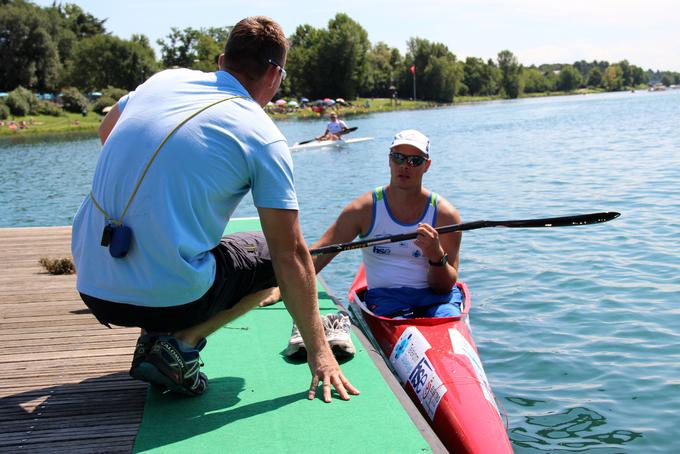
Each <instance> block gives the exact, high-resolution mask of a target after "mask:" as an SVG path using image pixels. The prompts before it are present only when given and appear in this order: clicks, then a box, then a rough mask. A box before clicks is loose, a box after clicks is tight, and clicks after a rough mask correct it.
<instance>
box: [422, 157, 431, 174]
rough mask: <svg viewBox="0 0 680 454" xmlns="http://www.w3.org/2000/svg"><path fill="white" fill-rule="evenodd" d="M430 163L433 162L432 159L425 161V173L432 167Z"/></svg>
mask: <svg viewBox="0 0 680 454" xmlns="http://www.w3.org/2000/svg"><path fill="white" fill-rule="evenodd" d="M430 164H432V160H431V159H428V160H427V162H426V163H425V170H424V171H423V173H425V172H427V171H428V169H429V168H430Z"/></svg>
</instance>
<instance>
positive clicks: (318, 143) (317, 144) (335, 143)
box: [290, 137, 373, 151]
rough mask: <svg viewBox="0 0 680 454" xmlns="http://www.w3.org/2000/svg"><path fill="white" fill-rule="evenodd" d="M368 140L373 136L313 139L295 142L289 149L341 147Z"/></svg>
mask: <svg viewBox="0 0 680 454" xmlns="http://www.w3.org/2000/svg"><path fill="white" fill-rule="evenodd" d="M368 140H373V137H357V138H354V139H345V140H314V141H312V142H309V143H305V144H302V145H300V144H297V143H296V144H295V145H291V146H290V151H299V150H307V149H309V148H323V147H343V146H345V145H351V144H353V143H359V142H366V141H368Z"/></svg>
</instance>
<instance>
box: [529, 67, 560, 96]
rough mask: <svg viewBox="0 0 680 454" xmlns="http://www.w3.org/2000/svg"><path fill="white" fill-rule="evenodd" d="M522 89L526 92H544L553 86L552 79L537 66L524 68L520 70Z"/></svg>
mask: <svg viewBox="0 0 680 454" xmlns="http://www.w3.org/2000/svg"><path fill="white" fill-rule="evenodd" d="M522 80H523V84H522V85H523V86H524V91H525V92H526V93H544V92H547V91H551V90H553V89H554V88H555V86H554V84H553V83H552V80H551V79H550V78H548V77H547V76H546V74H544V73H543V72H542V71H541V70H539V69H538V68H535V67H532V68H524V70H523V71H522Z"/></svg>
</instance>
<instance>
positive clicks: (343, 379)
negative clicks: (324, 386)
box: [340, 374, 361, 396]
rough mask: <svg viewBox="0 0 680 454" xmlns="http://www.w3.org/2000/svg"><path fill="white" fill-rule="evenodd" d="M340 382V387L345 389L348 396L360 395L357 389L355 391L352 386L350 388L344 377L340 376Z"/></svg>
mask: <svg viewBox="0 0 680 454" xmlns="http://www.w3.org/2000/svg"><path fill="white" fill-rule="evenodd" d="M340 380H341V381H342V385H343V386H344V387H345V389H346V390H347V392H349V393H350V394H352V395H355V396H358V395H359V394H361V392H359V390H358V389H356V388H355V387H354V386H352V384H351V383H350V382H349V380H347V378H345V376H344V375H342V374H340Z"/></svg>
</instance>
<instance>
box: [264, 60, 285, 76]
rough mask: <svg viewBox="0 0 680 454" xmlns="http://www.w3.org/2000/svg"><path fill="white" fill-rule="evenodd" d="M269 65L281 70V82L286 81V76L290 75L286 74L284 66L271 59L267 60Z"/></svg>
mask: <svg viewBox="0 0 680 454" xmlns="http://www.w3.org/2000/svg"><path fill="white" fill-rule="evenodd" d="M267 63H269V64H270V65H272V66H276V67H277V68H279V72H280V73H281V82H283V81H284V80H286V76H287V75H288V73H287V72H286V70H285V69H283V66H281V65H279V64H278V63H277V62H276V61H274V60H272V59H271V58H270V59H269V60H267Z"/></svg>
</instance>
